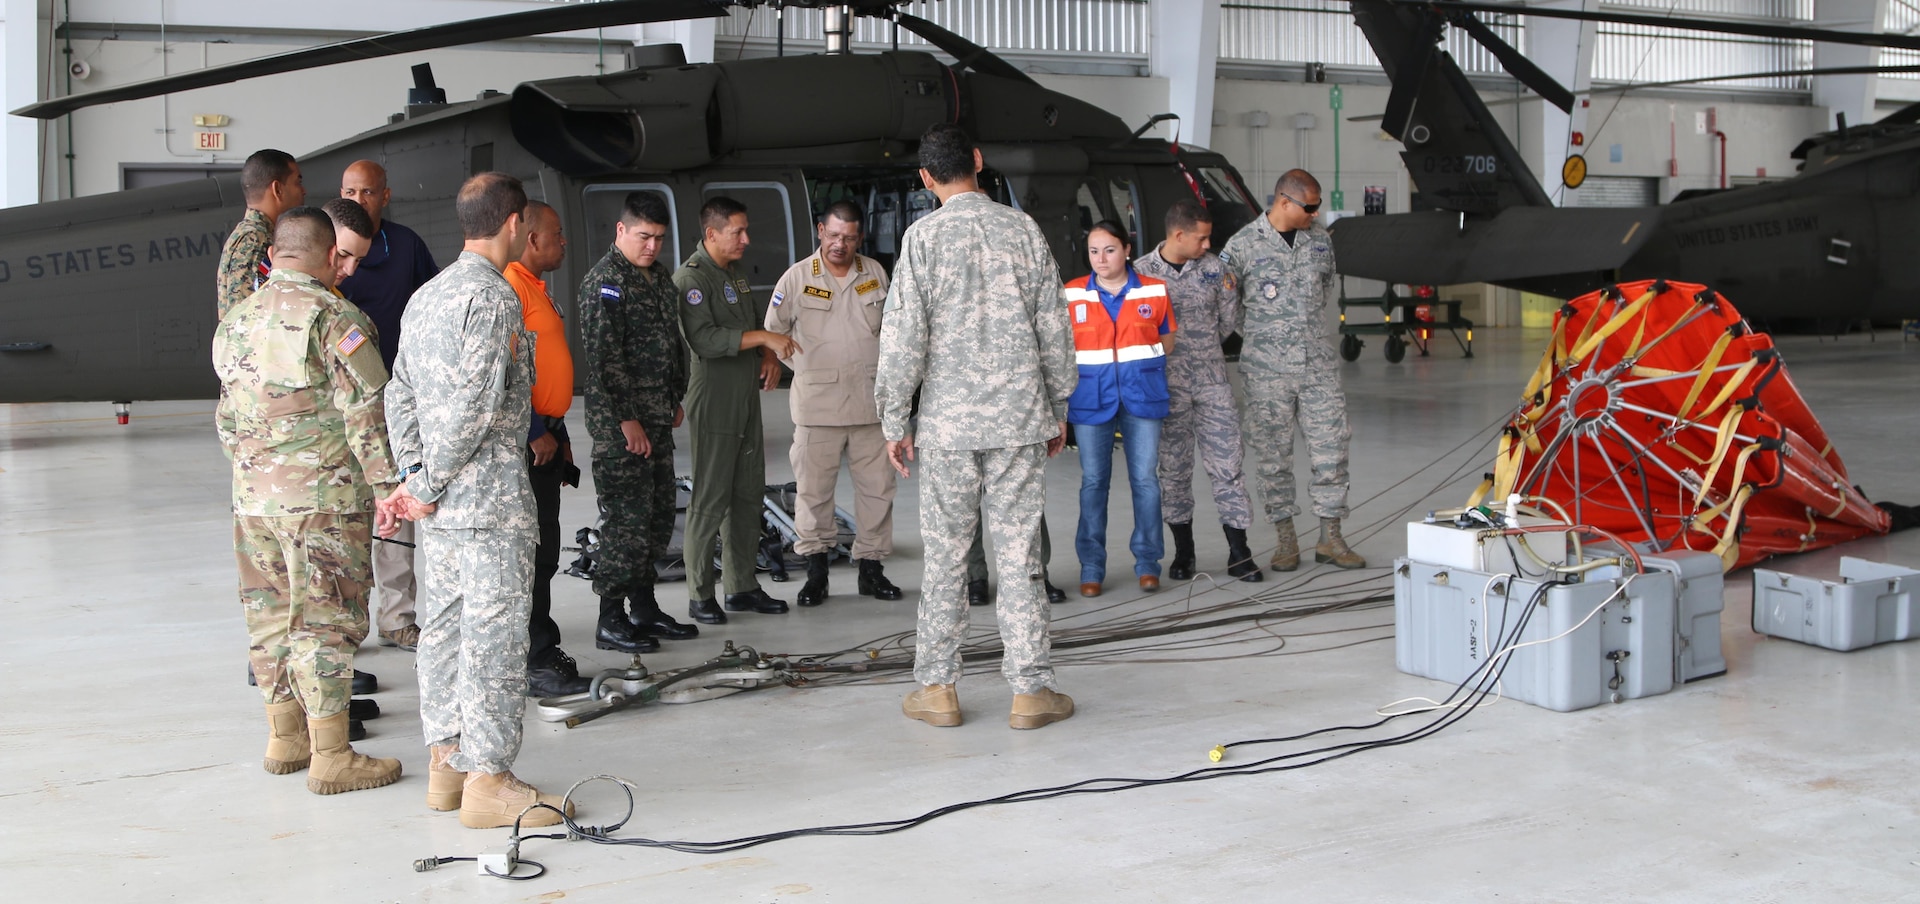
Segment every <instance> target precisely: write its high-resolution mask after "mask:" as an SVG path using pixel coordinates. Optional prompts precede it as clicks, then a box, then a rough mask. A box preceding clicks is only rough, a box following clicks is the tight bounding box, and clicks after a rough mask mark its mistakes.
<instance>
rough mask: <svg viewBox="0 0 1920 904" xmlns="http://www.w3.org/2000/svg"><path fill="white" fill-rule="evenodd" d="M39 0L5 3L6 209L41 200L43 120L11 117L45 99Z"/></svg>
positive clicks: (0, 153)
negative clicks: (43, 97) (41, 130)
mask: <svg viewBox="0 0 1920 904" xmlns="http://www.w3.org/2000/svg"><path fill="white" fill-rule="evenodd" d="M40 5H41V4H40V2H39V0H4V6H0V89H4V90H0V119H3V120H5V123H4V126H0V131H4V134H3V135H0V207H17V206H19V205H22V204H36V203H38V202H39V201H40V121H39V120H37V119H27V118H24V117H20V116H8V115H5V113H4V111H5V110H17V109H19V108H21V107H24V106H26V105H27V104H30V103H33V102H34V101H37V100H39V99H40V72H41V70H42V69H43V68H45V67H44V65H43V64H44V62H45V60H43V59H42V57H41V51H42V50H43V43H42V42H41V40H40V35H41V22H40Z"/></svg>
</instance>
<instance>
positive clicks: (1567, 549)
mask: <svg viewBox="0 0 1920 904" xmlns="http://www.w3.org/2000/svg"><path fill="white" fill-rule="evenodd" d="M1518 521H1519V524H1518V526H1519V527H1522V528H1528V529H1534V528H1554V527H1559V528H1562V530H1558V531H1555V530H1544V531H1539V532H1529V533H1525V534H1511V535H1503V530H1502V529H1501V528H1498V527H1491V526H1487V525H1474V526H1472V527H1459V526H1457V525H1455V524H1454V523H1453V522H1451V521H1415V522H1411V523H1409V524H1408V525H1407V558H1409V559H1412V560H1413V561H1415V562H1428V563H1431V564H1434V565H1448V566H1451V567H1454V568H1467V569H1471V570H1473V571H1484V572H1487V573H1488V574H1502V573H1504V574H1512V575H1518V576H1523V577H1524V576H1535V577H1538V576H1543V575H1545V574H1546V573H1547V569H1546V567H1545V565H1543V564H1542V563H1549V564H1553V565H1565V564H1567V562H1568V561H1570V559H1571V557H1572V555H1573V549H1574V547H1575V544H1574V541H1573V537H1572V534H1571V532H1570V531H1569V530H1567V529H1566V525H1564V524H1561V523H1559V522H1557V521H1549V520H1547V519H1545V518H1529V517H1524V516H1523V517H1521V518H1519V519H1518ZM1529 553H1531V554H1529Z"/></svg>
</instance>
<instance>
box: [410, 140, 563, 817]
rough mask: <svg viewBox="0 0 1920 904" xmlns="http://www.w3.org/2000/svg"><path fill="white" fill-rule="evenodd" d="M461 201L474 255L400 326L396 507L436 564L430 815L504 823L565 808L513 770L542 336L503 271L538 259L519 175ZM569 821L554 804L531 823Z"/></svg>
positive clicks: (423, 629)
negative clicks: (536, 349)
mask: <svg viewBox="0 0 1920 904" xmlns="http://www.w3.org/2000/svg"><path fill="white" fill-rule="evenodd" d="M455 203H456V207H457V211H458V216H459V220H460V230H461V233H462V234H463V235H464V236H465V239H466V245H465V247H464V249H463V250H462V252H461V254H460V258H459V260H457V261H455V262H454V263H453V264H452V265H451V266H449V267H447V268H446V269H444V270H442V271H440V275H438V276H436V277H434V278H433V279H431V280H429V281H428V282H427V284H426V285H424V286H421V287H420V291H418V292H416V293H414V296H413V298H412V299H411V300H410V301H409V302H408V303H407V312H406V314H405V315H404V316H403V317H402V319H401V327H400V353H399V355H398V356H397V357H396V358H395V359H394V365H393V380H392V382H390V383H389V384H388V385H387V425H388V428H389V431H390V434H391V436H392V438H393V452H394V459H395V460H396V461H398V462H400V463H401V465H402V474H403V475H404V482H403V483H402V484H401V485H400V488H399V489H398V490H395V491H394V495H393V496H391V497H389V498H388V500H387V501H386V502H385V503H383V504H384V505H385V506H386V508H387V511H388V512H389V513H391V512H393V511H396V510H398V511H401V512H402V513H403V514H404V515H405V516H406V517H407V518H408V520H412V521H416V522H417V530H416V531H415V536H417V537H418V538H419V541H420V550H419V552H420V558H421V561H423V562H424V563H425V565H426V570H425V573H424V577H425V580H424V581H422V586H421V589H422V590H423V591H424V592H423V593H422V594H421V605H420V613H419V615H420V649H419V651H418V654H417V656H418V659H417V665H418V669H419V672H420V721H421V724H422V728H423V733H424V734H425V737H426V742H427V745H428V747H429V748H430V758H429V760H428V776H427V806H428V807H430V808H433V809H439V810H448V809H454V808H455V807H457V808H459V810H460V823H461V824H462V825H465V826H469V827H472V828H498V827H501V826H508V825H512V824H513V820H514V817H515V816H517V815H519V814H520V812H521V811H522V810H524V809H526V808H527V807H529V806H531V805H533V804H534V803H536V802H542V803H552V804H554V805H556V806H557V805H558V800H557V799H556V798H554V797H552V796H550V795H543V794H540V793H539V792H538V791H536V790H534V789H533V788H532V787H531V786H529V785H527V784H526V783H524V782H522V781H520V780H519V779H518V778H515V777H514V775H513V772H512V771H511V770H512V767H513V761H514V759H515V757H517V756H518V755H519V753H520V732H521V724H520V723H521V715H522V713H523V711H524V709H525V707H526V698H525V696H524V694H525V693H526V689H527V645H528V636H527V619H528V616H529V613H530V610H531V607H532V598H531V595H530V587H531V585H532V581H533V551H534V541H535V531H536V527H535V513H534V500H533V488H532V486H531V484H529V483H528V480H527V461H526V443H527V439H526V436H527V424H528V419H529V417H530V416H531V413H532V403H531V395H530V389H531V387H532V385H533V337H532V335H531V334H529V333H527V332H526V331H525V329H524V321H523V320H522V318H521V312H520V299H519V297H518V296H517V295H515V294H514V291H513V286H512V285H510V284H509V283H508V282H507V280H506V278H505V277H503V276H501V271H502V270H504V269H506V266H507V264H508V263H510V262H512V261H516V260H519V259H520V257H521V255H522V254H523V253H524V252H525V251H526V245H527V237H526V223H525V219H524V216H525V209H526V206H527V195H526V191H525V189H523V188H522V187H521V184H520V180H519V179H516V178H514V177H512V176H509V175H506V174H504V173H481V174H479V175H477V176H474V177H472V178H471V179H468V180H467V182H466V184H465V185H463V186H461V188H460V194H459V196H458V199H457V200H456V202H455ZM383 526H384V527H386V528H388V529H389V530H392V529H395V528H397V525H395V524H383ZM463 773H464V775H463ZM558 821H559V817H558V814H555V813H552V812H549V811H545V810H540V811H535V812H532V813H528V814H527V817H526V819H525V820H523V821H522V822H521V825H553V824H555V823H557V822H558Z"/></svg>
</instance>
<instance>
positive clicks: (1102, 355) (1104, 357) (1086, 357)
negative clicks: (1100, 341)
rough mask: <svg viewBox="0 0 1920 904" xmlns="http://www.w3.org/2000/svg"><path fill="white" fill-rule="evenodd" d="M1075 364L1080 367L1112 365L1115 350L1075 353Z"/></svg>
mask: <svg viewBox="0 0 1920 904" xmlns="http://www.w3.org/2000/svg"><path fill="white" fill-rule="evenodd" d="M1073 363H1075V364H1080V365H1100V364H1112V363H1113V349H1110V348H1096V349H1094V350H1093V351H1090V352H1074V353H1073Z"/></svg>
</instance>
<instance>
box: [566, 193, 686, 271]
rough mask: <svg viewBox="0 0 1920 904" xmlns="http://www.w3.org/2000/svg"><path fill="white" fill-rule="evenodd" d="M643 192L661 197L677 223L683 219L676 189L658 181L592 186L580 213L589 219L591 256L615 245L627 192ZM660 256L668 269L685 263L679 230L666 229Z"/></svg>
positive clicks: (588, 239) (588, 234)
mask: <svg viewBox="0 0 1920 904" xmlns="http://www.w3.org/2000/svg"><path fill="white" fill-rule="evenodd" d="M635 191H644V192H647V193H649V194H653V195H658V196H659V197H660V200H662V201H664V202H666V205H667V215H668V216H669V217H670V218H672V219H673V221H674V222H675V223H678V222H679V220H680V212H679V211H678V210H676V209H675V208H674V205H673V189H671V188H668V187H667V186H666V185H663V184H661V183H658V182H621V183H603V184H600V185H589V186H587V188H586V191H585V192H583V197H582V198H581V199H580V200H581V214H582V216H584V217H585V219H586V227H587V244H586V247H587V248H591V249H594V250H593V252H592V254H591V257H593V258H594V259H596V260H597V259H598V258H599V255H600V254H602V253H604V252H605V251H606V249H607V247H608V246H610V245H612V244H613V224H614V223H615V222H617V221H618V220H619V219H620V208H621V206H622V205H624V204H626V203H627V193H628V192H635ZM660 257H661V258H662V259H664V260H665V261H666V262H667V266H669V267H677V266H679V265H680V262H681V261H683V260H686V256H685V255H683V254H682V253H681V251H680V231H679V230H678V229H668V230H667V241H666V245H665V246H664V247H662V248H661V249H660Z"/></svg>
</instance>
